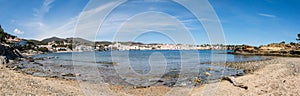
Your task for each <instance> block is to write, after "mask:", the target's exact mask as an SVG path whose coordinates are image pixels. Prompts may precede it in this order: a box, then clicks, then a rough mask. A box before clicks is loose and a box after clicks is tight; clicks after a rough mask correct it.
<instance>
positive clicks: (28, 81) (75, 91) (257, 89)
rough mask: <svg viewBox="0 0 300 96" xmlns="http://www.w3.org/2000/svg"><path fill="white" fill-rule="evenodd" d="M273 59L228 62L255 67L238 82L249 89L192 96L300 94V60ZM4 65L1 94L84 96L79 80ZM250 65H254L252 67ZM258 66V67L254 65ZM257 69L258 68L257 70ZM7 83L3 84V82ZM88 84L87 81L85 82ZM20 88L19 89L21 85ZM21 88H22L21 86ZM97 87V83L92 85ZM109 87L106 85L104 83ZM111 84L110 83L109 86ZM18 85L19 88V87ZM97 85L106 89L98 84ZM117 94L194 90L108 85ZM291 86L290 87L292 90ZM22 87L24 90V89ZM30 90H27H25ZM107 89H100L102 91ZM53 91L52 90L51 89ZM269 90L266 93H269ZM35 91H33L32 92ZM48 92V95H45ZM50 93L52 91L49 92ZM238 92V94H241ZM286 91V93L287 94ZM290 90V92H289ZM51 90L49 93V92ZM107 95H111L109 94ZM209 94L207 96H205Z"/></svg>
mask: <svg viewBox="0 0 300 96" xmlns="http://www.w3.org/2000/svg"><path fill="white" fill-rule="evenodd" d="M272 58H274V59H272V60H266V61H253V62H242V63H227V64H226V66H231V67H233V65H234V64H240V65H241V66H236V68H245V67H248V68H253V69H255V70H252V71H249V73H248V74H246V75H244V76H238V77H237V78H236V81H237V82H240V83H243V84H244V85H246V86H248V87H249V89H248V90H245V89H242V88H239V87H235V86H233V85H232V84H231V83H229V82H228V81H224V80H223V81H221V82H217V83H209V84H203V85H201V86H196V87H195V88H194V89H192V90H193V91H192V93H190V95H192V96H198V95H201V93H203V92H204V93H205V92H206V91H208V89H210V88H216V86H218V88H217V90H216V89H214V91H213V92H212V93H213V94H215V95H235V96H238V95H269V94H273V95H274V94H275V95H276V94H277V95H278V94H293V95H300V93H299V92H300V82H299V81H300V75H299V74H300V72H299V70H300V65H297V64H299V63H300V58H293V57H272ZM0 65H1V75H2V76H1V80H0V81H1V83H0V84H1V90H0V92H1V95H24V94H35V95H84V93H83V92H82V91H81V90H82V89H81V87H80V86H79V83H78V81H75V80H64V79H59V78H48V77H36V76H32V75H28V74H24V73H20V72H18V71H15V70H11V69H9V68H6V65H4V64H0ZM248 65H250V66H248ZM252 65H255V66H252ZM254 67H255V68H254ZM2 82H3V83H2ZM85 83H86V82H85ZM17 85H18V86H17ZM19 85H20V86H19ZM92 85H93V86H94V85H95V84H92ZM104 85H105V84H104ZM106 85H107V84H106ZM16 86H17V88H15V87H16ZM95 86H98V87H99V86H103V84H96V85H95ZM107 86H108V87H109V88H110V91H111V92H114V93H117V94H114V95H119V96H121V95H136V96H142V95H143V96H145V95H146V96H161V95H164V94H165V93H167V92H168V91H169V90H171V89H172V88H180V89H182V90H183V91H182V92H179V93H176V95H186V92H184V90H190V89H189V88H185V87H168V86H150V87H147V88H132V87H130V86H120V85H118V86H117V85H109V84H108V85H107ZM289 86H290V87H289ZM21 88H22V89H21ZM23 88H24V89H26V90H23ZM101 88H102V89H103V88H107V87H100V89H101ZM50 89H51V90H50ZM265 89H266V90H265ZM28 90H31V91H28ZM44 90H46V91H47V92H44ZM49 90H50V91H49ZM237 90H238V91H237ZM283 90H286V91H283ZM287 90H289V91H287ZM48 91H49V92H48ZM103 94H110V93H109V92H106V93H103ZM202 95H205V94H202Z"/></svg>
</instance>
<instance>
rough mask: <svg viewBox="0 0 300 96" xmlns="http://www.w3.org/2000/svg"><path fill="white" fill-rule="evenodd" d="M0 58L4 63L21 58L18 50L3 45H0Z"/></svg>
mask: <svg viewBox="0 0 300 96" xmlns="http://www.w3.org/2000/svg"><path fill="white" fill-rule="evenodd" d="M0 56H1V58H4V59H6V61H8V60H14V59H16V58H21V57H23V56H22V55H21V54H20V52H19V51H18V50H16V49H14V48H11V47H9V46H6V45H3V44H0ZM1 62H2V61H1Z"/></svg>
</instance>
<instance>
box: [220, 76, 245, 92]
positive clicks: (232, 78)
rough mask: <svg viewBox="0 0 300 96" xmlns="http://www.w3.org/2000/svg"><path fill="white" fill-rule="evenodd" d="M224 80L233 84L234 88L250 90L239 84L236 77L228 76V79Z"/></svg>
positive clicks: (224, 78)
mask: <svg viewBox="0 0 300 96" xmlns="http://www.w3.org/2000/svg"><path fill="white" fill-rule="evenodd" d="M222 79H223V80H227V81H229V82H230V83H232V84H233V86H236V87H240V88H243V89H245V90H247V89H248V86H245V85H243V84H241V83H238V82H237V81H236V80H235V79H234V77H227V76H226V77H223V78H222Z"/></svg>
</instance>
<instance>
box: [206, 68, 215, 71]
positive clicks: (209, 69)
mask: <svg viewBox="0 0 300 96" xmlns="http://www.w3.org/2000/svg"><path fill="white" fill-rule="evenodd" d="M206 70H208V71H211V70H214V69H213V68H207V69H206Z"/></svg>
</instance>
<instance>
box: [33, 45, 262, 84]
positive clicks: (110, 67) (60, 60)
mask: <svg viewBox="0 0 300 96" xmlns="http://www.w3.org/2000/svg"><path fill="white" fill-rule="evenodd" d="M226 52H231V50H225V51H224V50H185V51H179V50H144V51H142V50H131V51H105V52H73V53H72V52H70V53H50V54H40V55H36V56H35V58H49V57H55V58H54V59H46V60H44V61H40V63H43V64H46V65H44V66H45V67H46V69H49V70H50V71H52V73H68V72H70V73H71V72H72V71H74V68H75V71H76V68H77V69H78V70H80V71H78V70H77V72H79V73H81V74H83V75H82V76H81V79H98V78H99V77H100V78H101V81H103V82H107V83H111V84H116V85H118V84H124V85H125V84H128V83H129V84H138V85H141V86H142V85H153V84H154V85H155V84H156V85H168V86H173V85H176V84H175V82H176V83H178V82H180V83H179V84H181V83H183V82H185V83H187V82H189V83H191V80H192V79H193V78H195V77H198V78H202V80H203V82H207V81H209V80H218V79H220V78H221V77H222V76H229V75H236V74H239V75H240V74H243V70H237V69H232V68H228V67H225V66H224V62H241V61H252V60H260V59H264V58H262V57H259V56H242V55H232V54H225V53H226ZM207 62H220V64H219V65H210V64H206V63H207ZM57 64H60V65H64V66H70V67H64V68H60V67H55V65H57ZM73 64H74V66H77V67H72V65H73ZM85 65H86V66H88V65H91V66H94V67H97V68H96V69H97V72H96V71H95V68H90V69H88V68H86V67H85ZM78 66H79V67H78ZM71 67H72V68H71ZM84 68H85V69H84ZM93 71H95V72H96V73H95V72H93ZM207 72H208V73H209V74H210V75H209V76H208V75H207V74H206V73H207ZM85 74H86V77H84V76H85ZM88 74H94V75H93V76H87V75H88ZM98 76H99V77H98ZM178 78H179V79H180V80H179V79H178ZM155 80H162V81H163V82H155ZM152 81H153V82H154V83H153V82H152ZM151 82H152V83H151Z"/></svg>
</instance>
